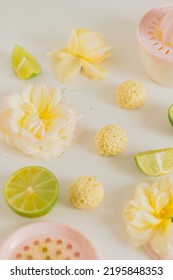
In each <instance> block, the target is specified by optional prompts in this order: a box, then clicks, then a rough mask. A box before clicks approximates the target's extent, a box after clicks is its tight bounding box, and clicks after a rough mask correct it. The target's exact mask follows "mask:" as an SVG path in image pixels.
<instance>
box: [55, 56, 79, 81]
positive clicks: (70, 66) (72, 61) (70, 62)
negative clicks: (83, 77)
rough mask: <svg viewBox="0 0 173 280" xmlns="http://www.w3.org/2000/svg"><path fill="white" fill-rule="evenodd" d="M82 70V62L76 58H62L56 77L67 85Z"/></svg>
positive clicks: (58, 64) (57, 67)
mask: <svg viewBox="0 0 173 280" xmlns="http://www.w3.org/2000/svg"><path fill="white" fill-rule="evenodd" d="M80 70H81V60H80V59H79V58H75V57H66V58H62V59H61V60H60V61H59V62H58V63H57V66H56V69H55V71H56V76H57V78H58V80H59V81H60V82H62V83H66V82H68V81H70V80H71V79H73V78H74V77H76V76H77V75H78V74H79V72H80Z"/></svg>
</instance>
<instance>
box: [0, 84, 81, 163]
mask: <svg viewBox="0 0 173 280" xmlns="http://www.w3.org/2000/svg"><path fill="white" fill-rule="evenodd" d="M61 99H62V95H61V91H60V90H59V89H57V88H52V89H47V88H46V86H45V85H37V86H28V87H27V88H26V89H25V90H24V91H23V92H22V93H12V94H10V95H7V96H4V97H3V98H2V100H1V102H0V107H1V110H0V136H1V138H3V139H4V140H5V141H6V142H7V143H8V144H10V145H11V146H13V147H16V148H17V149H19V150H21V151H23V152H24V153H25V154H28V155H32V156H33V157H35V158H48V157H49V156H59V155H61V154H62V153H63V151H64V150H65V148H66V147H68V146H69V145H70V144H71V142H72V139H73V138H74V130H75V127H76V123H77V120H78V115H77V113H76V112H75V110H74V109H73V108H71V107H70V106H69V105H67V104H65V103H64V102H63V101H62V100H61Z"/></svg>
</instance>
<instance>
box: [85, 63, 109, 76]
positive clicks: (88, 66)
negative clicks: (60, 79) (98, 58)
mask: <svg viewBox="0 0 173 280" xmlns="http://www.w3.org/2000/svg"><path fill="white" fill-rule="evenodd" d="M82 69H83V70H84V72H85V74H86V75H87V76H88V77H89V78H91V79H93V80H104V79H106V77H107V72H106V71H105V69H104V68H103V67H101V66H99V65H95V64H92V63H89V62H88V61H86V60H84V59H83V60H82Z"/></svg>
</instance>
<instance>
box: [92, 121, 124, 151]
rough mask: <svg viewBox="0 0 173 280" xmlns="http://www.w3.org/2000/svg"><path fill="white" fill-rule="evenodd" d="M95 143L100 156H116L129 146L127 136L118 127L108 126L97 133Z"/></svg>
mask: <svg viewBox="0 0 173 280" xmlns="http://www.w3.org/2000/svg"><path fill="white" fill-rule="evenodd" d="M94 143H95V146H96V150H97V151H98V153H99V154H100V155H103V156H115V155H117V154H119V153H121V152H122V151H123V150H124V149H125V147H126V146H127V135H126V133H125V131H124V130H123V129H122V128H120V127H118V126H117V125H107V126H104V127H103V128H101V129H100V130H99V131H98V132H97V133H96V136H95V139H94Z"/></svg>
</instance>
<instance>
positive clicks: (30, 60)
mask: <svg viewBox="0 0 173 280" xmlns="http://www.w3.org/2000/svg"><path fill="white" fill-rule="evenodd" d="M11 63H12V67H13V69H14V71H15V73H16V75H17V76H18V78H20V79H29V78H32V77H34V76H36V75H38V74H39V73H40V72H41V67H40V65H39V64H38V62H37V61H36V59H35V58H34V57H33V56H32V55H31V54H30V53H28V52H27V51H26V50H25V49H23V48H22V47H20V46H15V48H14V50H13V52H12V58H11Z"/></svg>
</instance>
